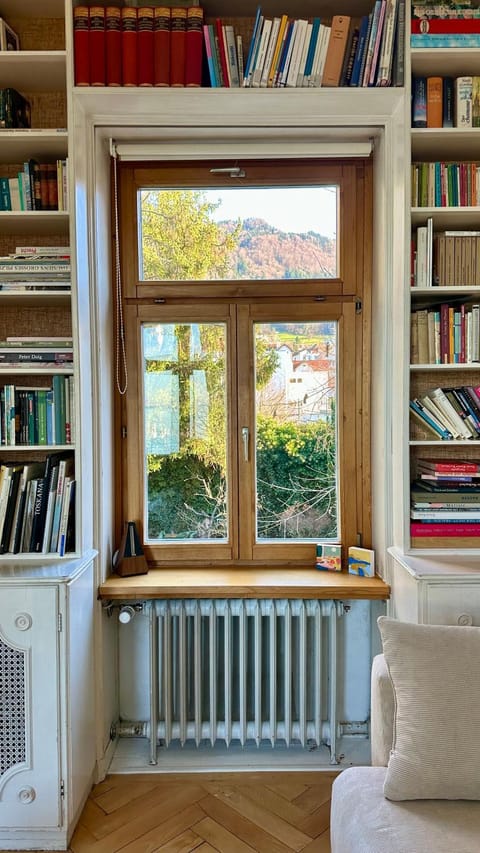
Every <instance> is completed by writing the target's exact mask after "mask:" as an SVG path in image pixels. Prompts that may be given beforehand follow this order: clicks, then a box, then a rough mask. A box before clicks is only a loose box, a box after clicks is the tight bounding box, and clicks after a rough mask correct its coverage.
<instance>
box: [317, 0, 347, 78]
mask: <svg viewBox="0 0 480 853" xmlns="http://www.w3.org/2000/svg"><path fill="white" fill-rule="evenodd" d="M350 21H351V18H350V17H349V16H348V15H334V16H333V18H332V26H331V33H330V39H329V42H328V48H327V55H326V58H325V66H324V69H323V76H322V86H338V85H339V83H340V76H341V73H342V65H343V57H344V55H345V49H346V46H347V41H348V32H349V29H350Z"/></svg>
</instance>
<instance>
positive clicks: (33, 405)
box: [0, 365, 75, 447]
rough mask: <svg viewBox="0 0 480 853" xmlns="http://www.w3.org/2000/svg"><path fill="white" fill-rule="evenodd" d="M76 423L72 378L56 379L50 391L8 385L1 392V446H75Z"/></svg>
mask: <svg viewBox="0 0 480 853" xmlns="http://www.w3.org/2000/svg"><path fill="white" fill-rule="evenodd" d="M35 366H37V365H35ZM74 422H75V418H74V378H73V376H71V375H65V374H60V373H57V374H55V375H53V376H52V379H51V386H49V387H43V386H42V387H38V386H34V387H32V386H23V385H14V384H11V383H6V384H5V385H4V386H3V387H2V388H1V389H0V444H1V445H3V446H5V447H31V446H37V445H42V446H55V445H63V444H73V442H74V440H75V435H74Z"/></svg>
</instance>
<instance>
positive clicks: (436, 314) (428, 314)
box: [410, 302, 480, 364]
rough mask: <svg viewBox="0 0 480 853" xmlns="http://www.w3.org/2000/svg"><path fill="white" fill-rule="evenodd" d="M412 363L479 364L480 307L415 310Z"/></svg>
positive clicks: (446, 306)
mask: <svg viewBox="0 0 480 853" xmlns="http://www.w3.org/2000/svg"><path fill="white" fill-rule="evenodd" d="M410 332H411V334H410V346H411V359H410V361H411V364H474V363H478V362H480V305H479V304H478V303H476V304H469V303H465V302H462V303H460V304H459V305H457V304H456V303H454V304H449V303H448V302H443V303H441V304H440V305H438V306H435V307H433V308H419V309H417V310H416V311H412V314H411V325H410Z"/></svg>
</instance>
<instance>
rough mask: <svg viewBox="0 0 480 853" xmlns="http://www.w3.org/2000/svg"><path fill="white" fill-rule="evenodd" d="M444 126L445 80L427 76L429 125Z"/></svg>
mask: <svg viewBox="0 0 480 853" xmlns="http://www.w3.org/2000/svg"><path fill="white" fill-rule="evenodd" d="M442 126H443V80H442V78H441V77H427V127H442Z"/></svg>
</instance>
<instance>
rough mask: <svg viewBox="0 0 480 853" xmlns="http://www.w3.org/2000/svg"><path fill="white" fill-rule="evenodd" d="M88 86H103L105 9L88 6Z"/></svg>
mask: <svg viewBox="0 0 480 853" xmlns="http://www.w3.org/2000/svg"><path fill="white" fill-rule="evenodd" d="M89 57H90V85H91V86H105V7H104V6H90V39H89Z"/></svg>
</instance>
